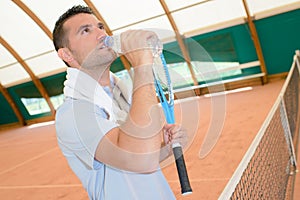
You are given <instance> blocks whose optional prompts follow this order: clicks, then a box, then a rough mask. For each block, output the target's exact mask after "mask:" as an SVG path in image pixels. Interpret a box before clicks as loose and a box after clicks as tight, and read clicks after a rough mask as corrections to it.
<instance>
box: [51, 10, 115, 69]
mask: <svg viewBox="0 0 300 200" xmlns="http://www.w3.org/2000/svg"><path fill="white" fill-rule="evenodd" d="M106 35H107V34H106V32H105V29H104V25H103V23H101V22H100V21H99V20H98V19H97V18H96V17H95V15H94V13H93V11H92V10H91V9H90V8H88V7H85V6H74V7H72V8H70V9H69V10H67V11H66V12H65V13H64V14H63V15H61V16H60V18H59V19H58V20H57V22H56V24H55V27H54V30H53V43H54V47H55V49H56V51H57V52H58V56H59V57H60V58H61V59H62V60H63V61H64V62H65V63H66V64H67V65H68V66H71V67H75V68H80V67H83V66H82V64H83V63H91V62H87V61H90V60H91V55H93V56H94V57H93V58H92V59H93V63H94V65H101V64H102V63H101V62H103V64H104V61H105V59H108V58H107V57H108V56H107V55H108V54H107V49H106V52H105V49H99V48H98V47H99V43H100V41H101V39H103V37H105V36H106ZM95 51H98V52H95ZM101 54H103V55H105V56H101ZM96 55H100V56H98V57H96ZM99 57H101V60H100V59H99ZM95 58H97V59H98V60H97V59H95ZM109 59H110V60H111V58H109Z"/></svg>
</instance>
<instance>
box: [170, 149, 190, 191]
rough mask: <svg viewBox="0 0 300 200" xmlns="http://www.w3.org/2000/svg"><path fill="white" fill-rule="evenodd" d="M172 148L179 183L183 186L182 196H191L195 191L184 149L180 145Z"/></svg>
mask: <svg viewBox="0 0 300 200" xmlns="http://www.w3.org/2000/svg"><path fill="white" fill-rule="evenodd" d="M172 148H173V154H174V157H175V162H176V167H177V172H178V176H179V181H180V185H181V194H182V195H187V194H191V193H192V192H193V191H192V188H191V185H190V181H189V177H188V174H187V170H186V166H185V161H184V157H183V152H182V147H181V145H180V144H179V143H175V144H173V145H172Z"/></svg>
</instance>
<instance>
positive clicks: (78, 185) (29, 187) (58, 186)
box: [0, 184, 82, 190]
mask: <svg viewBox="0 0 300 200" xmlns="http://www.w3.org/2000/svg"><path fill="white" fill-rule="evenodd" d="M70 187H82V185H81V184H69V185H68V184H64V185H63V184H61V185H60V184H58V185H11V186H0V190H7V189H45V188H70Z"/></svg>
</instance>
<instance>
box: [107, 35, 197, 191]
mask: <svg viewBox="0 0 300 200" xmlns="http://www.w3.org/2000/svg"><path fill="white" fill-rule="evenodd" d="M120 41H121V39H120V35H115V36H113V37H111V36H107V37H106V38H105V39H104V41H103V43H104V46H107V47H110V48H112V49H113V50H114V51H115V52H116V53H118V54H122V51H121V42H120ZM147 42H148V45H149V48H151V49H152V51H153V56H154V64H153V75H154V84H155V89H156V93H157V96H158V98H159V100H160V103H161V105H162V108H163V112H164V114H165V117H166V121H167V123H168V124H174V123H175V117H174V95H173V88H172V84H171V78H170V74H169V71H168V67H167V63H166V60H165V58H164V55H163V53H162V44H161V43H160V41H159V40H158V38H157V37H150V38H149V40H148V41H147ZM161 66H163V67H161ZM162 83H166V84H162ZM162 85H166V87H165V90H166V93H167V94H168V100H167V98H166V96H165V91H164V88H163V87H162ZM172 148H173V154H174V157H175V162H176V167H177V172H178V176H179V180H180V185H181V194H182V195H187V194H190V193H192V188H191V186H190V181H189V177H188V174H187V170H186V166H185V161H184V157H183V152H182V147H181V145H180V144H179V143H175V144H172Z"/></svg>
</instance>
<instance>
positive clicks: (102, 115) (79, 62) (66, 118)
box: [53, 6, 186, 200]
mask: <svg viewBox="0 0 300 200" xmlns="http://www.w3.org/2000/svg"><path fill="white" fill-rule="evenodd" d="M105 36H107V34H106V32H105V29H104V26H103V23H101V22H100V21H99V20H97V18H96V17H95V16H94V14H93V12H92V11H91V9H89V8H88V7H83V6H74V7H72V8H71V9H69V10H68V11H67V12H66V13H64V14H63V15H62V16H61V17H60V18H59V19H58V21H57V22H56V24H55V28H54V31H53V42H54V46H55V49H56V50H57V53H58V56H59V57H60V58H61V59H62V60H63V61H64V62H65V63H66V64H67V65H68V69H67V80H66V81H65V83H64V85H65V87H64V95H65V97H66V98H65V102H64V103H63V105H62V106H61V107H60V108H59V109H58V111H57V114H56V131H57V139H58V144H59V146H60V148H61V150H62V152H63V154H64V156H65V157H66V159H67V161H68V163H69V165H70V167H71V168H72V170H73V171H74V173H75V174H76V175H77V176H78V177H79V179H80V180H81V182H82V184H83V186H84V188H85V189H86V191H87V193H88V195H89V198H90V199H116V200H119V199H143V200H144V199H149V200H150V199H151V200H153V199H155V200H158V199H164V200H166V199H175V197H174V195H173V193H172V191H171V189H170V187H169V185H168V183H167V182H166V180H165V178H164V176H163V174H162V172H161V170H160V168H159V162H160V161H162V160H164V159H166V158H167V157H168V156H169V155H170V154H171V144H172V143H174V142H181V143H182V142H184V141H185V138H186V136H185V131H184V130H183V129H182V128H181V127H180V126H178V125H164V124H163V123H164V119H163V118H164V117H163V115H162V111H161V110H160V108H159V106H157V99H156V94H155V88H154V84H153V75H152V64H153V56H152V52H151V49H149V48H147V39H148V38H150V37H153V36H155V34H154V33H153V32H150V31H141V30H133V31H127V32H124V33H122V35H121V38H122V48H123V49H122V50H123V52H125V54H124V55H125V56H126V58H127V59H128V61H129V62H130V63H131V65H132V67H133V69H134V80H133V88H132V91H131V90H130V89H128V88H127V87H125V86H124V84H123V83H122V81H120V80H118V79H117V78H116V77H115V76H114V75H113V74H112V73H111V72H110V69H109V67H110V64H111V63H112V62H113V61H114V59H115V58H116V53H115V52H114V51H113V50H112V49H111V48H108V47H105V46H103V39H104V38H105ZM162 141H163V142H162Z"/></svg>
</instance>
